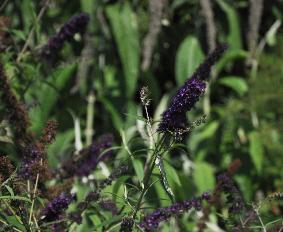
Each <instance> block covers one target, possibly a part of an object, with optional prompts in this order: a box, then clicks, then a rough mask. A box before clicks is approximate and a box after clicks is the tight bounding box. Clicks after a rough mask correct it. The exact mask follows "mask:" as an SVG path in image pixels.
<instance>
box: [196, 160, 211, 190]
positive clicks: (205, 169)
mask: <svg viewBox="0 0 283 232" xmlns="http://www.w3.org/2000/svg"><path fill="white" fill-rule="evenodd" d="M193 179H194V183H195V185H196V186H197V188H198V193H202V192H205V191H208V190H212V189H213V188H214V186H215V178H214V168H213V167H212V166H211V165H210V164H208V163H206V162H196V163H195V170H194V173H193Z"/></svg>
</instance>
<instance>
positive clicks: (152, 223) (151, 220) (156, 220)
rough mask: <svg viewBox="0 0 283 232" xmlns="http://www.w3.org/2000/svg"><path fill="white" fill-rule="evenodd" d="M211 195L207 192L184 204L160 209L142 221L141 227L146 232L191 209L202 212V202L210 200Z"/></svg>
mask: <svg viewBox="0 0 283 232" xmlns="http://www.w3.org/2000/svg"><path fill="white" fill-rule="evenodd" d="M209 199H210V194H209V193H207V192H205V193H203V194H202V196H201V197H197V198H193V199H191V200H186V201H182V202H177V203H174V204H173V205H170V206H168V207H166V208H160V209H157V210H156V211H154V212H153V213H151V214H149V215H147V216H146V217H144V218H143V219H142V221H141V222H140V224H139V226H140V227H141V228H142V229H143V230H144V231H146V232H148V231H153V230H154V229H157V227H158V225H159V224H160V223H161V222H164V221H167V220H168V219H169V218H170V217H172V216H177V215H179V214H182V213H184V212H187V211H189V210H190V209H195V210H197V211H198V210H200V209H201V208H202V201H203V200H209Z"/></svg>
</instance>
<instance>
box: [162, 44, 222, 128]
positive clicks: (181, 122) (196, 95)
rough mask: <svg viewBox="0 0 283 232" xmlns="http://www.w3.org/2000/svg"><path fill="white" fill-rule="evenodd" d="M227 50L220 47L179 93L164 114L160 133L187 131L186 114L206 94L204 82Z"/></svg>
mask: <svg viewBox="0 0 283 232" xmlns="http://www.w3.org/2000/svg"><path fill="white" fill-rule="evenodd" d="M226 49H227V45H225V44H222V45H219V46H218V47H217V48H216V49H215V50H214V51H213V52H212V53H210V54H209V55H208V57H207V58H206V60H205V61H204V62H203V63H202V64H201V65H200V66H199V67H198V68H197V70H196V71H195V72H194V74H193V75H192V76H191V78H189V79H188V80H187V81H186V82H185V84H184V85H183V86H182V87H181V88H180V89H179V90H178V91H177V93H176V95H175V96H174V97H173V98H172V100H171V103H170V105H169V107H168V109H167V110H166V111H165V112H164V113H163V114H162V120H161V122H160V123H159V127H158V131H159V132H167V131H170V132H180V131H184V130H185V129H186V127H187V125H188V122H187V118H186V112H187V111H190V110H191V109H192V108H193V107H194V105H195V104H196V102H198V101H199V99H200V96H201V95H203V93H204V92H205V88H206V83H205V82H204V81H205V80H207V79H208V77H209V74H210V70H211V68H212V66H213V65H214V64H215V62H216V61H217V60H218V59H219V58H220V57H221V55H222V54H223V53H224V51H225V50H226Z"/></svg>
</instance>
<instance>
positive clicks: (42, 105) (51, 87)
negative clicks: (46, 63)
mask: <svg viewBox="0 0 283 232" xmlns="http://www.w3.org/2000/svg"><path fill="white" fill-rule="evenodd" d="M75 67H76V65H75V64H71V65H68V66H65V67H63V68H59V69H57V70H56V71H55V72H54V73H52V74H51V76H50V77H48V79H47V82H48V83H50V84H47V83H40V85H39V86H37V88H33V91H34V90H35V91H34V92H33V95H32V97H31V96H30V97H31V98H32V100H33V99H34V97H33V96H34V95H35V97H36V100H37V101H38V103H39V106H37V107H34V108H32V109H31V110H30V111H29V115H30V119H31V122H32V130H33V131H35V132H39V131H40V130H41V129H42V128H43V126H44V124H45V122H46V121H47V120H48V118H49V115H50V112H51V110H52V108H53V107H54V105H55V103H56V102H57V100H58V98H59V96H60V90H62V89H63V88H64V86H65V85H66V83H67V81H68V80H69V79H70V78H71V76H72V73H73V71H74V70H75Z"/></svg>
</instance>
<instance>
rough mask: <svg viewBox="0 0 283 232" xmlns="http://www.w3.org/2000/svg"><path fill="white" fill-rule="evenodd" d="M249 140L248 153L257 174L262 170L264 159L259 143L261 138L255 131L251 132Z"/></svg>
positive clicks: (260, 143)
mask: <svg viewBox="0 0 283 232" xmlns="http://www.w3.org/2000/svg"><path fill="white" fill-rule="evenodd" d="M249 140H250V146H249V153H250V156H251V159H252V161H253V163H254V165H255V168H256V170H257V172H258V173H260V172H261V170H262V165H263V158H264V148H263V144H262V141H261V137H260V135H259V133H258V132H257V131H253V132H251V133H250V134H249Z"/></svg>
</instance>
